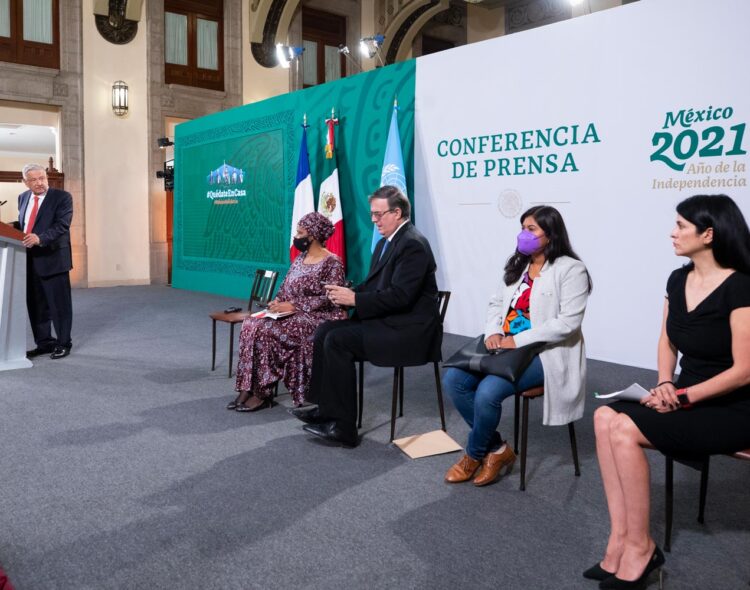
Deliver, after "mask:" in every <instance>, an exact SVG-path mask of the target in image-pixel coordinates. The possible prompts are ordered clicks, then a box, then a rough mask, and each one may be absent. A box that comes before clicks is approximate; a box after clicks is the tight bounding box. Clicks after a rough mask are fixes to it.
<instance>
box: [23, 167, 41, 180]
mask: <svg viewBox="0 0 750 590" xmlns="http://www.w3.org/2000/svg"><path fill="white" fill-rule="evenodd" d="M34 170H41V171H42V172H44V173H45V174H47V171H46V170H45V169H44V166H42V165H40V164H26V166H24V167H23V171H22V172H21V175H22V176H23V179H24V180H26V178H27V177H28V175H29V172H33V171H34Z"/></svg>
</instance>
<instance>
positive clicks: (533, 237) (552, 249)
mask: <svg viewBox="0 0 750 590" xmlns="http://www.w3.org/2000/svg"><path fill="white" fill-rule="evenodd" d="M590 292H591V279H590V277H589V274H588V271H587V270H586V267H585V266H584V264H583V262H581V261H580V259H579V258H578V256H577V255H576V253H575V252H574V251H573V248H572V247H571V245H570V240H569V239H568V232H567V229H566V228H565V222H564V221H563V219H562V216H561V215H560V212H559V211H558V210H557V209H555V208H554V207H549V206H545V205H541V206H537V207H532V208H531V209H529V210H527V211H525V212H524V213H523V215H521V233H520V234H518V238H517V248H516V251H515V253H514V254H513V255H512V256H511V257H510V258H509V259H508V261H507V263H506V264H505V274H504V277H503V285H501V288H500V289H499V290H498V292H497V293H496V294H495V295H494V296H493V297H492V298H491V299H490V303H489V308H488V310H487V322H486V325H485V331H484V337H485V346H486V347H487V350H495V349H501V348H517V347H521V346H526V345H527V344H535V343H545V344H546V346H545V347H544V348H543V349H542V351H541V352H540V353H539V354H538V355H537V356H535V357H534V359H533V360H532V361H531V364H530V365H529V366H528V368H527V369H526V370H525V371H524V373H523V374H522V375H521V376H520V378H518V379H517V380H516V382H515V383H512V382H510V381H508V380H507V379H503V378H502V377H498V376H495V375H487V374H483V373H478V372H473V371H464V370H461V369H457V368H450V369H448V370H447V371H446V372H445V374H444V375H443V386H444V388H445V390H446V392H447V393H448V396H449V397H450V398H451V400H452V401H453V404H454V405H455V406H456V409H457V410H458V411H459V413H460V414H461V416H462V417H463V419H464V420H465V421H466V423H467V424H468V425H469V427H470V428H471V432H470V433H469V440H468V443H467V445H466V453H465V454H464V456H463V457H462V458H461V459H460V460H459V461H458V463H456V464H455V465H453V466H452V467H451V468H450V469H449V470H448V472H447V473H446V475H445V481H446V482H448V483H460V482H464V481H468V480H470V479H473V480H474V485H476V486H484V485H487V484H490V483H492V482H493V481H495V480H496V479H497V478H498V476H499V475H500V472H501V471H502V470H503V469H505V470H507V471H508V472H509V471H510V470H511V468H512V467H513V463H514V462H515V460H516V455H515V453H514V452H513V450H512V449H511V448H510V446H509V445H508V444H507V443H506V442H505V441H503V439H502V437H501V436H500V433H499V432H498V425H499V423H500V416H501V413H502V403H503V400H504V399H505V398H506V397H510V396H512V395H514V394H515V393H516V392H518V391H525V390H527V389H530V388H532V387H538V386H540V385H544V388H545V392H546V395H545V396H544V418H543V422H544V424H546V425H552V426H555V425H563V424H568V423H569V422H572V421H574V420H578V419H579V418H581V417H582V416H583V406H584V399H585V381H586V352H585V349H584V345H583V334H582V333H581V323H582V321H583V314H584V312H585V311H586V302H587V300H588V296H589V293H590Z"/></svg>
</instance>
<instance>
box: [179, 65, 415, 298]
mask: <svg viewBox="0 0 750 590" xmlns="http://www.w3.org/2000/svg"><path fill="white" fill-rule="evenodd" d="M414 64H415V62H414V61H413V60H411V61H408V62H403V63H399V64H396V65H393V66H388V67H386V68H380V69H378V70H375V71H372V72H367V73H362V74H359V75H357V76H352V77H349V78H344V79H342V80H338V81H335V82H329V83H327V84H323V85H320V86H316V87H313V88H308V89H306V90H301V91H298V92H294V93H290V94H285V95H282V96H279V97H275V98H272V99H268V100H265V101H262V102H259V103H254V104H251V105H246V106H243V107H237V108H235V109H232V110H229V111H225V112H222V113H216V114H214V115H209V116H207V117H202V118H201V119H196V120H194V121H189V122H186V123H183V124H181V125H178V126H177V130H176V137H175V199H174V202H175V211H174V248H173V252H174V254H173V264H172V269H173V270H172V284H173V286H174V287H176V288H181V289H190V290H197V291H207V292H211V293H217V294H222V295H228V296H232V297H238V298H246V297H247V296H248V294H249V289H250V282H251V279H250V276H251V275H252V273H253V272H254V271H255V269H256V268H267V269H272V270H278V271H279V272H280V273H281V275H282V276H283V274H284V273H285V272H286V270H287V268H288V267H289V235H290V233H289V232H290V229H291V227H290V226H291V217H292V205H293V200H294V189H295V180H296V171H297V159H298V156H299V145H300V141H301V137H302V120H303V116H304V115H305V114H306V115H307V123H308V130H307V146H308V150H309V153H310V170H311V174H312V179H313V187H314V192H315V195H316V205H317V192H318V187H319V185H320V182H321V181H322V180H323V179H322V172H323V166H324V158H325V154H324V146H325V142H326V126H325V119H326V118H327V117H330V115H331V108H335V109H336V117H337V118H338V119H339V125H338V126H337V128H336V155H337V157H338V163H339V182H340V190H341V202H342V208H343V213H344V226H345V232H346V248H347V253H346V254H347V276H348V278H350V279H351V280H352V281H354V282H355V283H356V282H358V281H361V280H362V279H363V278H364V277H365V275H366V274H367V269H368V267H369V261H370V243H371V239H372V227H373V226H372V223H371V221H370V217H369V204H368V202H367V196H368V195H369V194H371V193H372V192H373V191H374V190H375V189H376V188H377V187H378V186H379V184H380V171H381V167H382V164H383V154H384V153H385V144H386V139H387V134H388V126H389V124H390V118H391V113H392V107H393V101H394V98H396V97H397V98H398V103H399V130H400V134H401V145H402V148H403V152H404V165H405V168H406V176H407V188H408V191H409V195H410V197H411V196H412V193H413V173H412V171H413V160H414V150H413V145H414ZM279 284H280V281H279Z"/></svg>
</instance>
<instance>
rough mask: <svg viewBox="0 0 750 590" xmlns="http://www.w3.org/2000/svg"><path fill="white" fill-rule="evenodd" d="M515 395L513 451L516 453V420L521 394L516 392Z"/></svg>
mask: <svg viewBox="0 0 750 590" xmlns="http://www.w3.org/2000/svg"><path fill="white" fill-rule="evenodd" d="M513 397H515V398H516V399H515V407H516V410H515V412H513V452H514V453H515V454H516V455H518V421H519V419H520V417H521V416H520V413H521V396H520V395H519V394H518V392H516V394H515V395H514V396H513Z"/></svg>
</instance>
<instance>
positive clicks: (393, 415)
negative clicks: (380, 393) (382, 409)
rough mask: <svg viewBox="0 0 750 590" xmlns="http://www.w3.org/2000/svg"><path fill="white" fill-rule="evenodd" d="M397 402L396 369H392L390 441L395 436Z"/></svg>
mask: <svg viewBox="0 0 750 590" xmlns="http://www.w3.org/2000/svg"><path fill="white" fill-rule="evenodd" d="M397 402H398V367H395V368H394V369H393V397H392V399H391V440H390V442H393V435H394V434H396V404H397Z"/></svg>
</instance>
